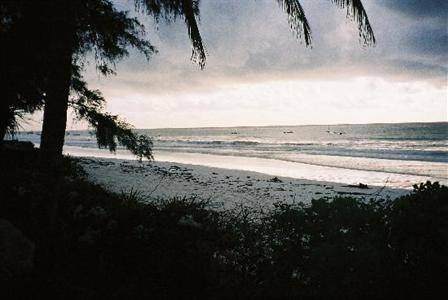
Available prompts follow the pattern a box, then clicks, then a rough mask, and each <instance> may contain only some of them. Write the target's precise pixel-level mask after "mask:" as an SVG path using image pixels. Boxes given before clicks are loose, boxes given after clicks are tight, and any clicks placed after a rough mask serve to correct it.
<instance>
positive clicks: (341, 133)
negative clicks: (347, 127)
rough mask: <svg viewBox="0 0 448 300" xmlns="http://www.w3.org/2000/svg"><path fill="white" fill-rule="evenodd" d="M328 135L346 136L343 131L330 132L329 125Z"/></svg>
mask: <svg viewBox="0 0 448 300" xmlns="http://www.w3.org/2000/svg"><path fill="white" fill-rule="evenodd" d="M327 133H328V134H336V135H343V134H345V132H343V131H333V130H330V125H328V127H327Z"/></svg>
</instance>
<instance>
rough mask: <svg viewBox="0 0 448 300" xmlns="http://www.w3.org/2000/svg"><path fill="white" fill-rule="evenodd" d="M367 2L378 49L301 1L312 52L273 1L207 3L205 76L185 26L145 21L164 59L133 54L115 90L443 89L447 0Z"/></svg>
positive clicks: (326, 10) (333, 11)
mask: <svg viewBox="0 0 448 300" xmlns="http://www.w3.org/2000/svg"><path fill="white" fill-rule="evenodd" d="M123 3H125V2H123ZM363 3H364V4H365V7H366V10H367V13H368V15H369V18H370V21H371V22H372V24H373V27H374V31H375V35H376V37H377V45H376V46H375V47H373V48H363V47H362V46H361V45H360V43H359V41H358V34H357V27H356V24H354V23H353V22H351V21H347V20H346V15H345V11H343V10H339V9H337V8H336V7H335V6H334V5H332V4H331V2H330V1H324V0H319V1H317V0H302V4H303V7H304V9H305V11H306V14H307V16H308V19H309V21H310V24H311V26H312V30H313V48H306V47H305V46H304V45H303V44H301V43H300V40H297V39H296V38H295V37H294V35H293V34H292V32H291V30H290V28H289V25H288V22H287V17H286V15H285V14H284V13H283V12H282V11H281V9H280V8H279V7H278V5H277V3H276V1H274V0H259V1H255V0H253V1H251V0H247V1H240V0H227V1H214V0H203V1H202V4H201V24H200V29H201V33H202V36H203V39H204V42H205V45H206V49H207V52H208V54H209V55H208V59H207V65H206V68H205V70H204V71H199V70H198V67H197V66H196V65H194V64H193V63H192V62H191V61H190V53H191V45H190V41H189V39H188V34H187V31H186V29H185V24H184V23H183V22H182V20H178V21H176V22H173V23H170V24H165V23H164V22H161V23H160V24H158V26H157V29H155V26H152V25H151V23H148V20H145V22H146V24H150V26H148V32H149V38H150V40H151V42H152V43H153V44H154V45H155V46H156V47H157V49H158V50H159V53H158V54H156V55H154V57H153V58H152V59H151V60H150V61H149V63H148V62H146V61H145V60H144V58H143V57H142V56H141V55H137V54H136V53H134V52H132V54H131V56H130V58H129V59H126V60H124V61H123V63H120V64H119V65H118V69H117V72H118V74H119V75H118V77H116V78H115V80H114V85H115V86H118V85H120V86H121V87H123V88H125V87H126V86H127V87H129V89H135V90H138V91H141V92H145V93H149V94H150V93H165V92H166V91H172V92H176V93H182V92H183V91H187V90H192V89H194V90H210V89H214V88H216V87H217V86H219V85H220V84H225V83H229V82H243V81H255V80H271V79H282V78H283V79H292V78H307V77H316V76H319V77H320V78H325V77H327V78H335V74H337V76H336V77H349V76H364V77H366V76H367V77H368V76H378V77H399V78H408V79H409V80H414V79H417V80H434V79H437V78H439V80H441V81H444V82H445V80H446V72H447V65H446V62H447V61H448V57H447V55H448V45H447V34H446V26H444V24H445V23H446V21H445V20H443V21H441V18H440V16H442V15H444V14H446V9H445V8H446V6H447V3H448V0H446V1H438V0H426V1H423V0H420V1H417V0H415V1H414V0H394V1H393V0H364V1H363ZM396 12H399V13H398V14H397V13H396ZM409 16H411V17H412V18H410V17H409ZM419 17H421V18H424V20H423V21H422V20H421V18H419ZM90 78H93V79H94V75H92V74H90ZM118 81H119V83H118Z"/></svg>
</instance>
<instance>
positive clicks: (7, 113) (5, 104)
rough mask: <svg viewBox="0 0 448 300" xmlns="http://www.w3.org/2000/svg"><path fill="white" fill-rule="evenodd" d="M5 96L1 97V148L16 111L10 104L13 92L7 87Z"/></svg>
mask: <svg viewBox="0 0 448 300" xmlns="http://www.w3.org/2000/svg"><path fill="white" fill-rule="evenodd" d="M3 97H4V98H3V99H1V102H0V149H1V148H2V147H3V139H4V138H5V135H6V132H7V130H8V126H9V125H10V122H11V120H12V118H13V117H14V111H13V109H12V105H10V103H11V99H12V98H13V94H12V93H10V92H9V91H8V89H7V88H5V89H4V92H3Z"/></svg>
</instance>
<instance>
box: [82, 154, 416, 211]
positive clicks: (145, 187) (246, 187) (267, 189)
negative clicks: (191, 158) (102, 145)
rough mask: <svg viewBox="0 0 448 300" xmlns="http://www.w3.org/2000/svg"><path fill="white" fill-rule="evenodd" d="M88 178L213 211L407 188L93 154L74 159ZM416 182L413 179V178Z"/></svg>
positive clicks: (396, 191) (119, 189) (399, 192)
mask: <svg viewBox="0 0 448 300" xmlns="http://www.w3.org/2000/svg"><path fill="white" fill-rule="evenodd" d="M74 158H75V159H76V160H77V161H78V162H79V164H80V165H81V166H82V167H83V169H84V170H85V171H86V173H87V176H88V179H89V180H90V181H92V182H94V183H97V184H100V185H101V186H103V187H104V188H106V189H108V190H111V191H113V192H118V193H121V192H130V191H132V192H136V193H138V194H139V195H141V196H144V198H149V199H153V200H158V199H169V198H173V197H180V198H182V197H192V196H193V197H196V198H197V199H198V200H205V201H209V207H210V208H212V209H215V210H231V209H235V208H238V207H241V206H244V207H248V208H251V209H255V210H257V209H258V210H260V211H262V210H264V209H270V208H272V207H273V204H274V203H276V202H284V203H297V202H304V203H309V202H311V200H312V199H319V198H328V199H330V198H334V197H337V196H349V197H355V198H365V199H370V198H376V197H382V198H387V197H390V198H391V199H393V198H396V197H399V196H402V195H404V194H406V193H408V192H409V190H405V189H397V188H390V187H387V186H370V185H369V186H368V188H367V189H365V188H361V187H360V186H358V185H357V184H359V183H362V182H361V181H360V182H357V183H356V184H353V185H351V184H345V183H337V182H329V181H318V180H310V179H298V178H291V177H286V176H273V175H269V174H263V173H260V172H254V171H250V170H234V169H226V168H218V167H210V166H203V165H194V164H184V163H178V162H166V161H165V162H162V161H155V162H151V163H149V162H142V163H140V162H138V161H135V160H126V159H117V158H98V157H74ZM413 183H417V182H413Z"/></svg>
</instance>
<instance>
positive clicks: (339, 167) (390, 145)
mask: <svg viewBox="0 0 448 300" xmlns="http://www.w3.org/2000/svg"><path fill="white" fill-rule="evenodd" d="M137 131H138V132H139V133H143V134H147V135H149V136H151V137H152V138H153V142H154V153H155V159H156V160H158V159H159V160H168V161H174V162H180V163H194V164H200V165H208V166H215V167H216V166H217V167H225V168H234V169H243V170H250V171H258V172H263V173H268V174H273V175H283V176H291V177H303V178H306V176H307V175H308V176H309V174H306V173H307V172H303V170H304V168H303V165H306V166H308V169H310V168H311V169H312V168H314V169H313V172H315V173H319V168H317V169H316V167H320V170H321V171H322V172H321V173H322V174H320V175H319V176H317V178H311V179H319V180H324V181H335V180H337V181H344V182H349V183H353V180H355V179H354V178H351V177H353V176H357V174H358V175H361V174H360V173H359V171H362V172H363V173H362V180H364V181H367V182H368V183H371V184H376V185H381V184H382V183H384V184H387V183H388V182H389V185H392V186H396V187H408V186H407V185H410V183H411V182H412V180H426V179H427V180H431V181H439V182H442V183H445V184H446V183H447V182H448V123H447V122H441V123H400V124H363V125H351V124H350V125H348V124H346V125H330V126H327V125H306V126H266V127H220V128H168V129H139V130H137ZM39 135H40V133H39V132H20V133H19V134H18V135H17V136H16V138H18V139H20V140H29V141H32V142H34V143H36V144H38V143H39V139H40V136H39ZM96 149H97V145H96V140H95V137H94V136H92V134H91V133H90V132H89V131H67V134H66V139H65V147H64V150H65V152H66V153H69V154H71V155H82V156H86V155H87V156H100V157H101V156H103V157H111V155H110V154H109V153H108V152H107V151H106V150H96ZM115 156H116V157H117V158H127V157H128V156H129V154H127V153H126V151H125V150H122V149H119V150H118V151H117V154H116V155H115ZM193 157H194V159H193V160H192V158H193ZM213 161H214V162H215V163H213ZM216 161H219V163H216ZM267 161H268V162H270V165H274V166H275V164H276V163H277V165H279V166H283V167H285V166H287V167H286V168H287V169H288V170H289V171H288V172H286V173H285V172H283V173H281V174H277V173H278V172H277V173H275V172H268V171H269V170H267V171H266V170H265V169H263V168H260V167H257V166H256V165H257V164H259V165H260V164H263V163H266V162H267ZM226 162H228V165H227V164H226ZM245 162H246V163H247V164H249V165H255V166H254V167H252V168H248V167H247V166H245V164H246V163H245ZM285 163H287V164H285ZM295 167H296V170H300V172H299V171H294V168H295ZM299 167H300V168H299ZM322 168H324V169H322ZM348 170H352V171H353V172H348ZM338 172H339V173H340V175H338V174H339V173H338ZM356 172H358V173H356ZM366 172H367V173H366ZM369 172H370V173H369ZM303 173H305V174H303ZM325 173H328V174H329V175H328V176H326V175H325ZM330 173H331V174H330ZM350 173H352V176H349V175H348V174H350ZM302 174H303V176H302ZM335 174H336V175H335ZM369 174H370V175H371V176H369ZM378 174H381V176H380V177H378V176H377V175H378ZM335 176H336V177H337V178H336V177H335ZM346 176H349V177H350V178H348V179H347V180H345V177H346ZM375 176H376V177H378V178H376V177H375ZM391 176H394V177H397V176H399V177H400V176H401V177H402V178H407V179H406V180H405V182H399V183H393V180H390V177H391ZM315 177H316V176H315ZM369 178H376V179H375V180H373V181H372V180H369ZM398 181H400V180H398ZM414 183H415V182H414Z"/></svg>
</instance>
